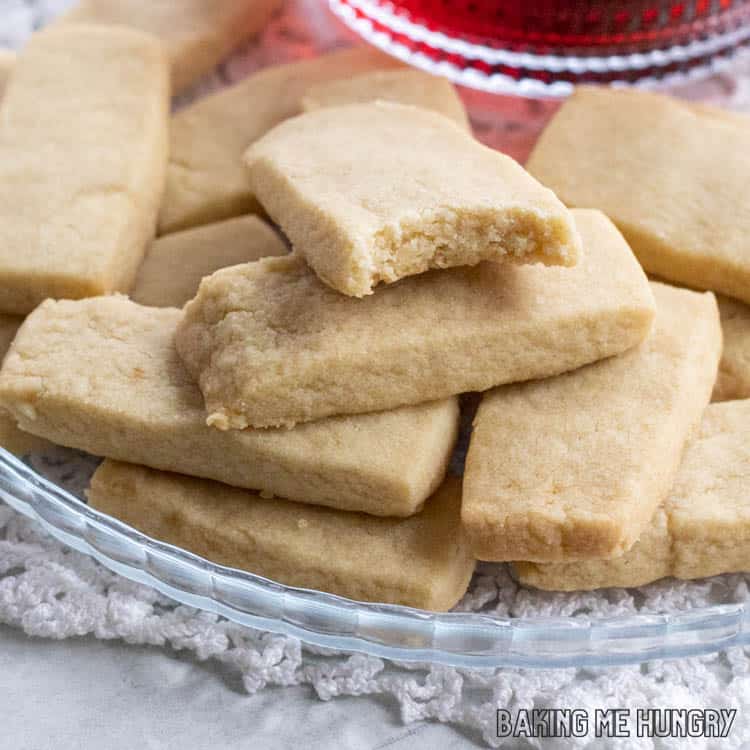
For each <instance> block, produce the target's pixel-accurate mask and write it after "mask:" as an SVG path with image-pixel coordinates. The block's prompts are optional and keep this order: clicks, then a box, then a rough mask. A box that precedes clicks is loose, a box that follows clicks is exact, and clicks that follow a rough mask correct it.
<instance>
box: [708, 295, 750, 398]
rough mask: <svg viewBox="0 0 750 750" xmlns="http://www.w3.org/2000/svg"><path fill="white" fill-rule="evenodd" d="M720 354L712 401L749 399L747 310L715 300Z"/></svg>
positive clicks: (735, 303) (740, 304) (741, 304)
mask: <svg viewBox="0 0 750 750" xmlns="http://www.w3.org/2000/svg"><path fill="white" fill-rule="evenodd" d="M716 299H717V301H718V303H719V314H720V315H721V329H722V331H723V332H724V351H723V353H722V356H721V364H720V365H719V376H718V377H717V379H716V385H715V386H714V395H713V400H714V401H730V400H732V399H737V398H750V306H748V305H746V304H745V303H744V302H739V301H738V300H733V299H730V298H729V297H724V296H722V295H718V296H717V298H716Z"/></svg>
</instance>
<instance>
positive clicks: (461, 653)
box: [0, 448, 750, 669]
mask: <svg viewBox="0 0 750 750" xmlns="http://www.w3.org/2000/svg"><path fill="white" fill-rule="evenodd" d="M0 498H2V499H3V500H4V501H5V502H6V503H7V504H8V505H10V506H11V507H12V508H14V509H15V510H17V511H19V512H20V513H22V514H23V515H25V516H28V517H30V518H32V519H35V520H36V521H38V522H40V523H41V525H42V526H43V527H44V528H45V530H47V531H48V532H49V533H50V534H51V535H52V536H53V537H55V538H56V539H58V540H59V541H61V542H63V543H65V544H67V545H68V546H70V547H72V548H74V549H76V550H77V551H79V552H83V553H84V554H88V555H91V556H93V557H95V558H96V559H97V560H98V561H99V562H100V563H102V564H103V565H104V566H105V567H107V568H109V569H110V570H113V571H114V572H116V573H118V574H120V575H123V576H124V577H126V578H129V579H131V580H134V581H137V582H139V583H143V584H145V585H148V586H152V587H153V588H155V589H157V590H158V591H160V592H161V593H163V594H165V595H166V596H169V597H170V598H172V599H174V600H176V601H178V602H180V603H182V604H186V605H188V606H191V607H195V608H197V609H204V610H208V611H211V612H214V613H216V614H219V615H222V616H224V617H226V618H227V619H229V620H232V621H234V622H237V623H239V624H241V625H246V626H249V627H253V628H258V629H262V630H268V631H271V632H274V633H279V634H283V635H290V636H294V637H297V638H300V639H301V640H302V641H304V642H306V643H308V644H311V645H314V646H317V647H322V648H331V649H334V650H337V651H357V652H363V653H367V654H371V655H374V656H378V657H382V658H389V659H393V660H396V661H416V662H432V663H441V664H445V665H449V666H457V667H481V668H496V667H517V668H539V669H550V668H570V667H586V666H617V665H624V664H637V663H640V662H644V661H648V660H651V659H659V658H673V657H682V656H691V655H698V654H705V653H712V652H716V651H719V650H722V649H725V648H728V647H731V646H737V645H742V644H745V643H748V642H750V637H748V633H749V632H750V628H748V627H747V624H748V623H750V609H749V608H748V605H747V603H745V602H741V603H735V604H717V605H711V606H707V607H696V608H694V609H690V610H687V611H685V612H681V613H678V614H645V613H644V614H637V615H627V616H621V617H606V618H596V617H575V618H574V617H533V618H508V617H498V616H494V615H491V614H481V613H471V612H466V613H464V612H447V613H435V612H427V611H424V610H417V609H412V608H409V607H403V606H398V605H390V604H374V603H367V602H357V601H353V600H350V599H345V598H343V597H339V596H335V595H333V594H327V593H324V592H319V591H312V590H308V589H299V588H294V587H290V586H285V585H283V584H280V583H276V582H274V581H270V580H268V579H266V578H262V577H261V576H257V575H254V574H253V573H249V572H246V571H241V570H236V569H234V568H227V567H224V566H222V565H218V564H216V563H212V562H210V561H209V560H206V559H204V558H202V557H199V556H197V555H195V554H193V553H191V552H188V551H186V550H183V549H180V548H179V547H175V546H173V545H171V544H167V543H165V542H160V541H157V540H155V539H152V538H150V537H148V536H146V535H145V534H142V533H141V532H139V531H136V530H135V529H133V528H132V527H130V526H128V525H127V524H125V523H123V522H121V521H118V520H117V519H115V518H112V517H110V516H107V515H105V514H103V513H100V512H98V511H96V510H94V509H93V508H90V507H88V506H87V505H86V504H85V503H84V502H83V501H81V500H79V499H78V498H76V497H74V496H73V495H72V494H70V493H69V492H67V491H66V490H64V489H63V488H61V487H59V486H57V485H55V484H54V483H53V482H51V481H49V480H48V479H46V478H45V477H43V476H41V475H40V474H38V473H37V472H35V471H34V470H33V469H32V468H31V467H29V466H28V465H27V464H25V463H23V462H22V461H21V460H19V459H18V458H16V457H15V456H13V455H12V454H10V453H9V452H8V451H6V450H4V449H2V448H0ZM62 521H64V523H62ZM113 546H116V547H118V550H119V551H120V552H121V553H126V554H125V555H122V554H120V555H118V557H129V558H130V559H128V560H127V561H124V560H123V559H116V558H115V557H112V556H111V551H110V553H109V554H108V552H107V551H106V550H107V549H109V550H111V549H112V547H113ZM227 592H230V597H229V598H227ZM238 594H239V595H240V597H242V603H241V604H240V603H239V602H238V601H237V600H235V601H231V596H235V597H236V596H237V595H238Z"/></svg>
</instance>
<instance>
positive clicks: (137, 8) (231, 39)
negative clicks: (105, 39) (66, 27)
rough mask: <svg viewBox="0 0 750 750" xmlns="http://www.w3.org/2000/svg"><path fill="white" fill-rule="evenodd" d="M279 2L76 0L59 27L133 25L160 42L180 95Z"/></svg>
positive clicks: (256, 28) (175, 90) (263, 20)
mask: <svg viewBox="0 0 750 750" xmlns="http://www.w3.org/2000/svg"><path fill="white" fill-rule="evenodd" d="M280 4H281V2H280V0H79V2H78V4H77V5H76V6H75V7H74V8H73V9H72V10H70V11H69V12H68V13H66V14H65V15H64V16H62V18H61V21H62V22H63V23H92V24H93V23H96V24H106V25H108V26H110V25H111V26H120V25H122V26H132V27H134V28H136V29H141V30H142V31H148V32H150V33H152V34H155V35H156V36H158V37H159V38H160V39H162V40H163V42H164V44H165V46H166V49H167V52H168V53H169V57H170V59H171V62H172V89H173V93H178V92H180V91H182V90H183V89H186V88H187V87H189V86H190V85H191V84H192V83H194V82H195V81H196V80H198V79H199V78H200V77H201V76H203V75H205V74H206V73H209V72H210V71H211V70H213V68H214V67H216V65H217V64H218V63H219V62H221V60H222V59H223V58H224V57H226V55H228V54H229V53H230V52H231V51H232V50H233V49H234V48H235V47H236V46H237V45H238V44H239V43H240V42H241V41H242V40H243V39H247V38H249V37H251V36H253V35H254V34H256V33H257V32H258V31H260V29H261V28H263V26H264V25H265V23H266V21H268V19H269V18H270V17H271V14H272V13H273V12H274V10H276V8H278V6H279V5H280Z"/></svg>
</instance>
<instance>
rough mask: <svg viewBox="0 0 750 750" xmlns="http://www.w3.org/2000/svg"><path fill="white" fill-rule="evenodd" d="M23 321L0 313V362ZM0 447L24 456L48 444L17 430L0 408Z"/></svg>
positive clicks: (43, 449) (44, 447)
mask: <svg viewBox="0 0 750 750" xmlns="http://www.w3.org/2000/svg"><path fill="white" fill-rule="evenodd" d="M21 323H23V318H22V317H20V316H18V315H0V362H1V361H2V359H3V357H5V353H6V352H7V351H8V349H9V348H10V344H11V342H12V341H13V338H14V337H15V335H16V332H17V331H18V328H19V326H20V325H21ZM0 447H2V448H5V449H6V450H9V451H10V452H11V453H15V454H16V455H17V456H25V455H26V454H28V453H39V452H42V451H45V450H47V449H48V448H49V447H50V444H49V443H48V442H47V441H46V440H43V439H42V438H39V437H36V436H35V435H31V434H30V433H28V432H23V431H22V430H19V429H18V427H17V426H16V420H15V419H13V417H11V416H10V414H8V413H7V412H5V411H2V410H0Z"/></svg>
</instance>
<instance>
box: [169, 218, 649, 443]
mask: <svg viewBox="0 0 750 750" xmlns="http://www.w3.org/2000/svg"><path fill="white" fill-rule="evenodd" d="M576 219H577V221H578V228H579V230H580V232H581V235H582V236H583V239H584V245H585V247H586V251H585V253H584V255H583V259H582V260H581V262H580V263H579V264H578V265H577V266H575V267H574V268H570V269H567V268H566V269H563V268H551V267H550V268H545V267H542V266H537V267H532V266H520V265H510V266H505V265H501V264H497V263H486V264H483V265H481V266H476V267H474V268H468V267H461V268H455V269H450V270H447V271H431V272H428V273H426V274H421V275H419V276H414V277H412V278H409V279H404V280H403V281H401V282H399V283H398V284H392V285H390V286H386V287H384V288H383V289H381V290H379V291H378V293H377V294H374V295H372V296H370V297H366V298H365V299H362V300H358V299H353V298H350V297H345V296H344V295H342V294H339V293H338V292H335V291H333V290H332V289H330V287H328V286H326V285H325V284H323V283H322V282H321V281H320V279H318V277H317V276H316V275H315V274H314V273H313V272H312V271H311V270H310V269H309V268H308V266H307V265H306V264H305V262H304V261H303V260H302V259H301V258H300V257H299V256H297V255H292V256H289V257H287V258H266V259H264V260H260V261H257V262H256V263H247V264H245V265H243V266H234V267H232V268H227V269H223V270H221V271H217V272H216V273H215V274H214V275H213V276H210V277H208V278H207V279H204V280H203V282H202V283H201V286H200V289H199V290H198V294H197V295H196V297H195V299H194V300H193V301H192V302H190V303H188V305H187V306H186V307H185V315H184V318H183V320H182V322H181V324H180V327H179V329H178V336H177V347H178V351H179V352H180V355H181V356H182V359H183V361H184V362H185V363H186V365H187V367H188V370H189V371H190V372H191V374H192V375H193V377H194V379H195V380H196V381H197V382H199V383H200V386H201V390H202V391H203V395H204V397H205V400H206V406H207V410H208V423H209V424H211V425H214V426H215V427H218V428H219V429H227V428H235V429H242V428H244V427H247V426H248V425H252V426H254V427H271V426H278V425H286V426H291V425H293V424H294V423H296V422H306V421H310V420H314V419H320V418H321V417H326V416H329V415H333V414H343V413H352V414H353V413H359V412H368V411H377V410H380V409H392V408H395V407H397V406H402V405H404V404H414V403H419V402H421V401H430V400H433V399H437V398H444V397H445V396H449V395H452V394H455V393H464V392H466V391H477V390H486V389H487V388H491V387H492V386H495V385H499V384H502V383H510V382H515V381H518V380H527V379H529V378H540V377H547V376H549V375H557V374H558V373H561V372H565V371H566V370H572V369H574V368H576V367H580V366H581V365H584V364H588V363H589V362H593V361H595V360H597V359H601V358H602V357H607V356H610V355H612V354H618V353H619V352H622V351H624V350H626V349H628V348H630V347H631V346H635V345H636V344H637V343H639V342H640V341H641V340H642V339H643V338H644V337H645V336H646V334H647V333H648V331H649V329H650V326H651V321H652V318H653V314H654V302H653V296H652V294H651V290H650V289H649V286H648V282H647V281H646V277H645V275H644V274H643V271H642V270H641V268H640V266H639V265H638V263H637V261H636V260H635V258H634V257H633V255H632V253H631V252H630V249H629V248H628V246H627V245H626V244H625V241H624V240H623V239H622V237H621V235H620V234H619V232H618V231H617V230H616V229H615V228H614V226H613V225H612V224H611V222H610V221H609V220H608V219H607V218H606V217H605V216H604V215H603V214H601V213H599V212H598V211H579V212H577V214H576Z"/></svg>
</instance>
